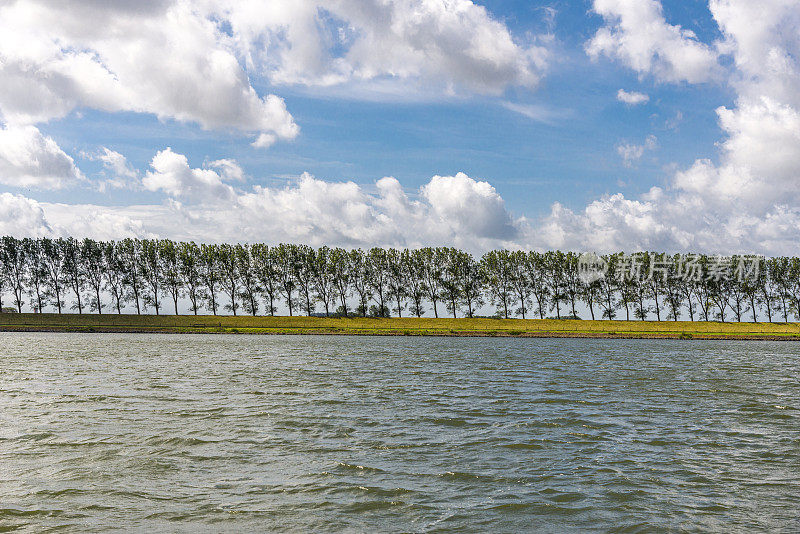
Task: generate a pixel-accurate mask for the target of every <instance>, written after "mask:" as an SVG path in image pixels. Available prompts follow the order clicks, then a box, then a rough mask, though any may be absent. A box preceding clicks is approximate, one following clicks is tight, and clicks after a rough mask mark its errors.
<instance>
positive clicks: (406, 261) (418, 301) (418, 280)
mask: <svg viewBox="0 0 800 534" xmlns="http://www.w3.org/2000/svg"><path fill="white" fill-rule="evenodd" d="M402 261H403V265H404V268H405V272H406V284H407V288H406V295H407V296H408V298H409V299H410V300H411V312H412V313H413V314H414V315H416V316H417V317H422V316H423V315H424V314H425V310H424V309H423V307H422V302H423V300H424V299H425V295H426V294H427V292H428V288H427V287H426V286H425V277H424V276H423V272H424V271H425V255H424V254H423V252H422V251H421V250H418V249H415V250H407V249H406V250H404V251H403V252H402Z"/></svg>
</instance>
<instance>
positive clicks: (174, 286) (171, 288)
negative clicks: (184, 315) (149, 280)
mask: <svg viewBox="0 0 800 534" xmlns="http://www.w3.org/2000/svg"><path fill="white" fill-rule="evenodd" d="M179 246H180V245H179V244H178V243H175V242H174V241H170V240H169V239H162V240H161V241H159V242H158V256H159V260H160V262H161V284H162V285H163V286H164V288H166V290H167V293H169V296H170V297H171V298H172V305H173V307H174V308H173V309H174V310H175V315H179V313H178V301H179V300H180V299H181V297H182V296H183V276H181V261H180V249H179Z"/></svg>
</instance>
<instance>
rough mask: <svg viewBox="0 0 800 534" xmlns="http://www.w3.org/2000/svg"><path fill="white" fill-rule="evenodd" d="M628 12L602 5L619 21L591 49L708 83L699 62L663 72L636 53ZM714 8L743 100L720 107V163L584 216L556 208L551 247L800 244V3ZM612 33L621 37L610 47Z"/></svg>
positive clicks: (608, 199) (736, 0)
mask: <svg viewBox="0 0 800 534" xmlns="http://www.w3.org/2000/svg"><path fill="white" fill-rule="evenodd" d="M625 6H626V4H625V3H624V2H611V1H606V0H603V1H600V0H598V1H597V2H595V9H596V10H597V11H598V12H599V13H601V14H603V15H604V16H606V17H607V18H609V17H610V19H611V20H612V21H616V22H615V23H614V27H613V28H611V29H609V28H604V29H602V30H601V31H600V32H599V33H598V35H597V36H595V39H593V40H592V41H591V42H590V44H589V46H588V49H589V50H590V51H591V50H593V48H592V47H595V48H594V50H595V51H598V53H599V52H603V53H607V52H608V51H612V52H613V54H612V55H614V56H615V57H618V58H619V59H620V60H621V61H623V63H625V64H627V65H628V66H629V67H631V68H633V69H634V70H637V71H638V72H645V71H647V72H653V73H654V74H656V75H657V76H660V77H661V78H662V79H666V80H672V81H680V80H685V81H702V80H703V79H705V78H704V77H703V76H700V75H699V74H698V75H697V76H695V75H693V74H692V73H693V72H695V71H694V69H688V70H686V67H687V65H688V66H691V65H692V64H693V63H692V62H689V63H688V64H687V65H678V64H673V63H670V62H667V63H665V64H661V65H659V64H658V61H661V60H660V59H659V60H658V61H655V60H653V59H652V58H653V57H654V56H648V55H647V54H644V55H642V56H637V55H636V54H634V53H633V51H635V50H637V49H638V48H636V47H634V44H635V43H637V42H639V39H638V38H637V37H636V35H635V34H632V33H626V32H627V31H628V30H626V29H625V28H626V23H625V22H624V21H625V20H626V17H632V15H631V14H630V13H628V14H627V15H626V14H625V13H624V12H623V11H622V10H620V9H619V8H621V7H625ZM647 6H649V7H647ZM627 7H630V6H627ZM709 7H710V9H711V14H712V15H713V17H714V20H715V21H716V22H717V24H718V25H719V28H720V30H721V32H722V34H723V41H722V42H721V43H718V48H719V50H720V51H722V53H724V54H727V55H729V56H730V57H731V59H732V62H733V65H734V68H735V71H734V72H733V73H732V74H731V78H730V80H729V83H730V85H731V87H732V88H733V89H734V90H735V91H736V93H737V97H736V103H735V106H734V107H732V108H728V107H720V108H718V109H717V116H718V122H719V125H720V127H721V128H722V130H723V132H724V135H725V137H724V139H723V140H722V141H721V142H720V143H719V144H718V145H719V147H720V150H719V154H718V157H717V158H716V159H710V158H701V159H698V160H696V161H695V162H694V163H693V164H692V165H691V166H689V167H688V168H686V169H682V170H680V171H678V172H677V173H676V174H675V175H674V176H673V178H672V179H671V181H670V183H669V185H668V187H667V188H665V189H661V188H653V189H652V190H651V191H650V192H649V193H647V194H645V195H642V196H641V197H639V198H635V199H629V198H626V197H625V196H624V195H622V194H620V193H617V194H610V195H606V196H604V197H602V198H600V199H598V200H596V201H593V202H591V203H590V204H589V205H588V206H587V207H586V208H584V209H582V210H571V209H568V208H566V207H564V206H562V205H560V204H556V205H555V206H553V209H552V210H551V212H550V214H549V215H548V216H546V217H544V218H543V220H542V221H541V227H542V229H543V230H542V232H541V234H540V235H542V236H543V238H544V243H545V244H546V245H547V246H561V247H567V248H596V249H598V250H604V251H607V250H613V249H625V250H631V249H636V248H638V249H647V248H650V249H653V248H656V249H662V250H695V251H696V250H705V251H711V252H720V253H730V252H758V253H766V254H788V253H795V252H796V247H797V242H798V240H800V208H798V201H800V193H799V191H800V188H799V187H798V185H799V183H798V177H800V112H799V111H798V109H800V65H799V64H798V60H797V58H798V57H800V34H798V33H797V28H798V27H800V10H798V9H797V2H796V1H793V0H774V1H770V2H766V3H758V4H754V3H752V2H747V1H745V0H712V1H711V2H710V4H709ZM645 8H647V9H645ZM615 10H616V11H615ZM642 10H645V11H648V12H649V13H651V14H652V13H653V12H658V13H660V5H657V4H653V3H652V2H642V3H640V5H639V6H638V7H637V8H636V10H635V11H636V12H639V11H642ZM613 13H617V14H616V15H614V14H613ZM640 15H641V13H640ZM650 18H651V19H652V17H650ZM639 19H641V20H647V19H646V18H644V19H642V18H641V16H639ZM630 20H638V19H637V18H636V17H633V18H631V19H630ZM659 24H660V22H659V23H658V24H657V26H658V25H659ZM670 31H672V33H673V34H674V33H675V31H677V30H670ZM653 33H654V34H656V35H657V34H658V32H656V31H654V32H653ZM608 36H611V37H613V38H614V39H612V40H604V39H606V37H608ZM683 37H685V38H688V40H689V41H688V45H687V46H689V47H690V49H691V48H693V47H696V46H698V44H697V43H695V42H693V38H692V36H691V35H688V36H687V35H683ZM656 41H657V40H651V41H648V43H652V42H656ZM608 43H612V44H614V43H616V44H614V46H611V45H609V44H608ZM607 45H608V46H607ZM681 46H683V45H681ZM642 49H644V50H647V49H648V48H647V47H644V48H642ZM654 50H655V49H654ZM699 50H700V51H698V50H695V52H697V57H700V58H702V57H705V56H706V55H707V54H705V52H702V49H699ZM648 57H650V58H651V59H649V60H648ZM692 57H693V56H692V54H690V55H689V58H690V59H691V58H692ZM637 58H638V59H637ZM640 59H641V60H643V61H639V60H640ZM654 61H655V62H654ZM706 62H708V60H707V59H706V60H703V61H700V62H698V63H697V65H701V64H703V63H706ZM700 70H702V69H698V73H699V71H700ZM618 150H620V154H621V155H622V156H623V158H625V156H626V155H632V156H634V159H635V157H640V150H639V148H638V147H637V146H635V145H634V146H630V147H629V146H621V147H618ZM643 152H644V150H641V153H643Z"/></svg>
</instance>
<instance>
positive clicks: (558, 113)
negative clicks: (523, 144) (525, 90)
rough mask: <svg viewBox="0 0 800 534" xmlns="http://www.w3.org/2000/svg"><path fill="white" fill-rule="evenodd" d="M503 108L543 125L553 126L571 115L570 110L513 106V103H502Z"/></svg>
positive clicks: (521, 105)
mask: <svg viewBox="0 0 800 534" xmlns="http://www.w3.org/2000/svg"><path fill="white" fill-rule="evenodd" d="M502 105H503V107H504V108H506V109H507V110H509V111H513V112H514V113H519V114H520V115H522V116H525V117H528V118H529V119H531V120H533V121H536V122H541V123H543V124H550V125H554V124H556V123H558V122H559V121H560V120H563V119H565V118H567V117H569V116H570V115H572V111H571V110H559V109H554V108H550V107H547V106H542V105H539V104H515V103H513V102H503V103H502Z"/></svg>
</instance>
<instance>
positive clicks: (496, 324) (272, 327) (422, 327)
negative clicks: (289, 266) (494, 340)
mask: <svg viewBox="0 0 800 534" xmlns="http://www.w3.org/2000/svg"><path fill="white" fill-rule="evenodd" d="M11 331H45V332H158V333H241V334H352V335H393V336H418V335H423V336H425V335H427V336H497V337H597V338H676V339H786V340H800V323H718V322H688V321H678V322H674V321H663V322H655V321H566V320H562V321H558V320H549V319H545V320H525V321H523V320H521V319H505V320H503V319H433V318H422V319H416V318H403V319H399V318H391V319H369V318H348V319H342V318H316V317H229V316H217V317H214V316H207V315H205V316H202V315H201V316H186V315H181V316H175V315H161V316H154V315H138V316H137V315H110V314H109V315H106V314H103V315H96V314H83V315H77V314H63V315H57V314H48V313H45V314H32V313H22V314H16V313H4V314H0V332H11Z"/></svg>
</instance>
